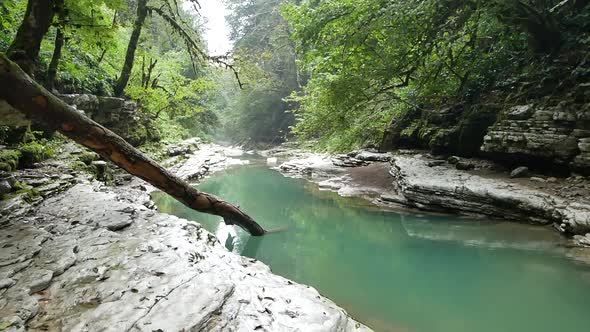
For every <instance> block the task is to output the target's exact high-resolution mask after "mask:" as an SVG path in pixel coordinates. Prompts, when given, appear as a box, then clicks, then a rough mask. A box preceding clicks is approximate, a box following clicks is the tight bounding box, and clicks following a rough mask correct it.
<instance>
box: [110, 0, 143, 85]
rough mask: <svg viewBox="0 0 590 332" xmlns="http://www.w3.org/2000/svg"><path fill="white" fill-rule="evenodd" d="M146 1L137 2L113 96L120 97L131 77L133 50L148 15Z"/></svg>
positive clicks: (135, 47)
mask: <svg viewBox="0 0 590 332" xmlns="http://www.w3.org/2000/svg"><path fill="white" fill-rule="evenodd" d="M147 2H148V0H139V1H138V2H137V14H136V17H135V23H133V32H132V33H131V38H130V39H129V45H128V46H127V53H126V54H125V63H124V64H123V69H122V70H121V76H119V80H117V85H116V86H115V96H122V95H123V92H124V91H125V88H126V87H127V83H128V82H129V78H130V77H131V70H132V69H133V62H134V60H135V50H136V49H137V43H138V42H139V36H140V35H141V29H142V28H143V24H144V22H145V19H146V17H147V14H148V6H147Z"/></svg>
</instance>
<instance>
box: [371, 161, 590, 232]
mask: <svg viewBox="0 0 590 332" xmlns="http://www.w3.org/2000/svg"><path fill="white" fill-rule="evenodd" d="M429 163H430V164H429ZM390 173H391V175H392V176H393V180H394V186H395V188H396V190H395V191H394V192H393V193H389V194H384V195H382V196H381V199H382V200H384V201H389V202H394V203H399V204H404V205H409V206H413V207H417V208H420V209H424V210H434V211H444V212H453V211H454V212H462V213H472V214H483V215H487V216H492V217H497V218H503V219H510V220H515V221H521V222H529V223H538V224H551V223H553V224H555V225H556V226H557V228H558V229H559V230H560V231H562V232H569V233H573V234H585V233H586V232H590V205H588V204H585V203H583V202H579V201H575V200H565V199H562V198H560V197H558V196H556V195H552V194H549V193H546V192H543V191H540V190H537V189H534V188H530V187H526V186H523V185H520V184H517V183H509V182H506V181H503V180H502V179H493V178H486V177H483V176H479V175H474V174H470V173H469V172H466V171H460V170H456V169H453V168H451V167H448V166H445V165H444V164H441V165H433V164H431V161H430V160H429V159H427V158H424V157H416V156H396V157H395V159H394V160H393V162H392V168H391V171H390Z"/></svg>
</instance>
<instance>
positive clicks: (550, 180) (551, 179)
mask: <svg viewBox="0 0 590 332" xmlns="http://www.w3.org/2000/svg"><path fill="white" fill-rule="evenodd" d="M547 182H550V183H555V182H557V178H555V177H549V178H547Z"/></svg>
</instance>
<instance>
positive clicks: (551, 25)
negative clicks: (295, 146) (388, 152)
mask: <svg viewBox="0 0 590 332" xmlns="http://www.w3.org/2000/svg"><path fill="white" fill-rule="evenodd" d="M583 2H584V3H585V2H586V1H583ZM583 8H586V6H585V5H583V4H582V2H576V1H549V0H547V1H545V0H519V1H514V0H493V1H483V0H469V1H450V0H445V1H440V0H424V1H417V0H398V1H387V0H358V1H348V0H330V1H309V2H304V3H302V4H300V5H289V6H287V7H286V8H285V9H284V14H285V17H287V19H288V20H289V22H290V23H291V26H292V29H293V30H294V34H293V37H294V39H295V40H296V41H297V49H298V52H299V53H300V54H301V59H302V61H301V64H302V67H303V69H304V70H305V71H307V72H308V73H309V75H310V77H311V79H310V81H309V82H308V84H307V85H306V86H305V88H304V90H303V91H302V92H301V93H298V94H295V95H293V96H292V99H293V100H295V101H297V102H298V103H300V104H301V107H300V108H299V109H298V110H297V111H296V117H297V120H298V122H297V125H296V127H295V132H296V133H297V134H299V135H301V137H303V138H305V139H312V138H313V139H315V138H319V139H320V140H321V143H323V145H324V146H325V147H329V148H331V149H333V150H346V149H350V148H353V147H355V146H360V145H363V144H378V143H379V141H380V139H381V136H382V133H383V131H384V129H385V128H386V127H387V125H388V123H389V122H390V121H391V119H392V118H394V117H400V116H403V114H405V113H409V112H413V111H416V110H427V109H436V108H441V107H445V106H448V105H452V104H461V103H465V102H467V103H469V102H473V101H474V100H478V98H481V96H482V95H483V94H485V93H487V92H488V91H490V90H493V89H494V88H496V85H497V83H498V82H502V81H503V80H504V79H506V78H508V77H511V76H514V75H516V73H519V72H525V71H523V70H522V68H527V67H530V66H531V65H532V64H535V63H539V62H540V61H543V60H542V59H544V57H546V56H547V54H555V52H557V51H558V50H560V49H561V47H562V46H563V43H564V42H563V41H564V40H566V39H568V38H567V37H566V35H567V36H572V35H575V34H576V33H577V32H582V31H584V27H583V24H582V25H580V24H579V23H578V24H577V25H576V27H572V24H574V22H576V19H575V17H578V21H579V17H580V15H586V14H584V12H583V11H581V9H583ZM585 17H587V16H585ZM578 40H581V39H578ZM569 47H570V49H571V48H572V47H571V45H570V46H569ZM531 51H532V52H531ZM533 71H534V70H531V72H533Z"/></svg>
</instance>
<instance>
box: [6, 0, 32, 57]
mask: <svg viewBox="0 0 590 332" xmlns="http://www.w3.org/2000/svg"><path fill="white" fill-rule="evenodd" d="M26 6H27V2H26V1H24V0H3V1H2V2H0V52H5V51H6V49H8V46H9V45H10V43H11V42H12V38H13V36H14V35H15V34H16V30H17V29H18V26H19V24H20V22H21V21H22V17H23V14H24V12H25V9H26Z"/></svg>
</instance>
